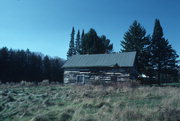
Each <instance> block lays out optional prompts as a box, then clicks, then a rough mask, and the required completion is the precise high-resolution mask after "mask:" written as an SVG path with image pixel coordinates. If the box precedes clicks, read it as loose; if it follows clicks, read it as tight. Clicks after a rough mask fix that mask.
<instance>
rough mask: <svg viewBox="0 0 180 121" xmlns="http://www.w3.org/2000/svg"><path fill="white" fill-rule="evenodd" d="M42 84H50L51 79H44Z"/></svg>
mask: <svg viewBox="0 0 180 121" xmlns="http://www.w3.org/2000/svg"><path fill="white" fill-rule="evenodd" d="M41 85H42V86H47V85H49V80H48V79H45V80H43V81H42V82H41Z"/></svg>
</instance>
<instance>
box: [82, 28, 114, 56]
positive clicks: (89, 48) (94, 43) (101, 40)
mask: <svg viewBox="0 0 180 121" xmlns="http://www.w3.org/2000/svg"><path fill="white" fill-rule="evenodd" d="M112 48H113V45H112V44H110V40H109V39H107V38H106V36H102V37H99V36H98V35H97V33H96V31H95V30H94V29H90V31H89V32H88V33H86V34H85V35H84V37H83V39H82V54H103V53H110V52H111V51H112Z"/></svg>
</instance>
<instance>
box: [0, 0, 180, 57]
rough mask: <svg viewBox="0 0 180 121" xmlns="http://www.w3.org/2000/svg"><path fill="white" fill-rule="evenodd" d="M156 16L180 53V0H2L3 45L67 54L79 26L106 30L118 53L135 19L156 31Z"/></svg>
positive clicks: (0, 37) (0, 32) (0, 38)
mask: <svg viewBox="0 0 180 121" xmlns="http://www.w3.org/2000/svg"><path fill="white" fill-rule="evenodd" d="M156 18H158V19H160V22H161V25H162V27H163V30H164V37H165V38H166V39H168V40H169V42H170V44H171V45H172V47H173V48H174V49H175V50H176V51H177V53H178V54H179V55H180V0H0V47H4V46H6V47H8V48H13V49H24V50H26V49H27V48H28V49H30V51H33V52H41V53H43V54H45V55H49V56H51V57H60V58H64V59H66V55H67V50H68V47H69V41H70V34H71V31H72V27H73V26H74V27H75V31H76V33H77V31H78V30H80V31H81V32H82V29H84V30H85V32H88V30H89V29H90V28H94V29H95V30H96V32H97V33H98V35H106V36H107V38H109V39H110V40H111V43H113V45H114V51H115V52H118V51H120V49H121V46H120V41H121V40H123V35H124V33H125V32H126V31H127V30H128V28H129V26H130V25H131V24H132V23H133V21H134V20H137V21H138V22H140V23H141V25H142V26H144V28H145V29H146V30H147V34H150V35H152V32H153V27H154V21H155V19H156Z"/></svg>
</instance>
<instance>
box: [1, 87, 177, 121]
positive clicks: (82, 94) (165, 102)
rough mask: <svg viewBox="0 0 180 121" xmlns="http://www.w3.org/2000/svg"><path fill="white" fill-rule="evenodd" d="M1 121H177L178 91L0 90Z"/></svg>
mask: <svg viewBox="0 0 180 121" xmlns="http://www.w3.org/2000/svg"><path fill="white" fill-rule="evenodd" d="M0 120H7V121H8V120H9V121H11V120H17V121H30V120H31V121H178V120H180V88H176V87H142V86H137V85H136V86H134V85H133V86H132V85H127V84H126V85H120V84H119V85H111V86H102V85H97V86H93V85H65V86H63V85H51V86H31V87H29V86H28V87H19V86H18V87H12V88H9V86H8V87H5V86H4V87H2V88H0Z"/></svg>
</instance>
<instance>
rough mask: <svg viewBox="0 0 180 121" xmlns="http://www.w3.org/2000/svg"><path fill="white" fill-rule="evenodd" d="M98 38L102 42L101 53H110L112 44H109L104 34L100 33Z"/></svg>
mask: <svg viewBox="0 0 180 121" xmlns="http://www.w3.org/2000/svg"><path fill="white" fill-rule="evenodd" d="M100 40H101V42H102V44H103V46H102V48H101V49H102V50H101V51H102V53H111V52H112V49H113V44H110V40H109V39H107V38H106V36H105V35H102V36H101V37H100Z"/></svg>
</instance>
